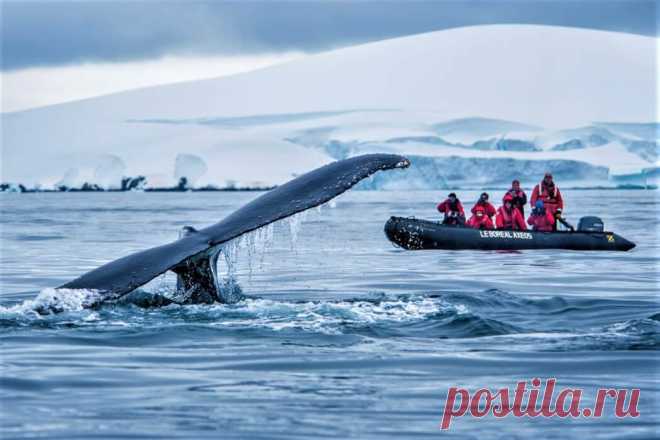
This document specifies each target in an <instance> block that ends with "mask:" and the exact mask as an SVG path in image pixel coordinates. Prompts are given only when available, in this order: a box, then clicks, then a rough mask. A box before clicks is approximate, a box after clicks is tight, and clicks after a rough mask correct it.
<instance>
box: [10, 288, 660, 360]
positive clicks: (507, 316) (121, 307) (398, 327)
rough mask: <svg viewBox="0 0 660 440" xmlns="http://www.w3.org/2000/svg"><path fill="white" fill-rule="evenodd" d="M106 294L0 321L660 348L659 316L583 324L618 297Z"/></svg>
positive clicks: (559, 347) (50, 302) (46, 304)
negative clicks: (202, 298)
mask: <svg viewBox="0 0 660 440" xmlns="http://www.w3.org/2000/svg"><path fill="white" fill-rule="evenodd" d="M99 298H100V296H99V295H98V293H97V292H94V291H86V290H55V289H45V290H44V291H42V292H41V293H40V294H39V295H38V296H37V297H36V298H35V299H34V300H27V301H24V302H22V303H20V304H16V305H13V306H7V307H2V306H0V327H1V328H4V329H19V328H25V327H29V328H51V329H68V328H83V329H84V328H87V329H94V331H95V332H97V331H100V332H112V331H115V330H117V329H121V330H126V329H129V330H131V331H132V332H137V333H138V334H142V333H149V332H153V331H156V332H157V333H161V332H167V331H168V329H170V328H175V331H176V332H179V331H180V329H181V327H191V328H194V329H195V331H214V332H221V333H222V334H225V335H232V334H236V335H240V336H241V337H244V338H245V337H257V338H263V337H275V338H277V337H281V338H285V339H287V340H289V341H290V342H291V341H295V343H296V344H300V343H303V344H307V343H310V344H314V343H319V341H322V342H323V343H327V342H328V338H330V339H333V338H334V340H335V342H337V341H339V340H347V341H349V342H350V343H357V342H364V341H368V340H404V341H405V340H414V341H427V342H424V344H428V343H431V342H432V341H439V340H442V341H444V342H443V343H442V345H441V346H438V347H435V348H434V350H438V349H440V350H452V349H455V348H456V347H457V345H458V346H461V347H463V348H465V346H468V347H470V346H472V347H473V349H474V350H485V349H487V350H505V351H511V350H513V351H518V350H522V351H574V350H622V349H623V350H628V349H630V350H655V349H657V348H658V347H659V345H660V339H659V335H660V318H659V316H660V314H655V315H652V316H650V317H648V318H642V319H631V320H625V321H615V322H614V323H611V324H607V325H586V326H583V327H580V324H581V323H580V322H579V317H580V316H585V322H586V323H587V324H590V323H591V321H590V319H589V315H590V314H592V313H593V314H601V315H602V312H603V311H604V310H607V309H608V308H612V304H609V303H608V302H607V301H605V300H594V299H590V300H587V299H585V300H570V301H569V300H567V299H564V298H561V297H551V298H526V297H521V296H518V295H513V294H511V293H508V292H505V291H501V290H497V289H491V290H486V291H481V292H472V293H468V292H449V293H446V294H433V295H420V294H417V295H394V296H393V295H386V294H384V293H374V294H371V295H368V296H366V297H360V298H350V299H340V300H337V299H334V300H314V301H309V300H300V301H292V300H273V299H268V298H263V297H261V298H260V297H249V298H247V299H245V300H244V301H241V302H239V303H237V304H213V305H185V306H182V305H178V304H173V303H171V301H167V296H166V295H163V294H162V292H160V293H152V292H142V291H138V293H137V294H136V295H135V296H134V298H133V299H132V300H130V299H129V300H127V298H125V299H123V300H122V301H118V302H115V303H106V304H98V300H99ZM145 298H147V299H148V300H145ZM145 306H157V307H147V308H145ZM640 307H641V306H640ZM53 312H57V313H53ZM607 316H608V317H609V315H607ZM567 323H573V324H572V325H567ZM202 329H203V330H202ZM337 338H339V339H337ZM346 338H348V339H346ZM471 341H474V342H471Z"/></svg>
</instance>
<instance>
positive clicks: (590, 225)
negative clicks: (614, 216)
mask: <svg viewBox="0 0 660 440" xmlns="http://www.w3.org/2000/svg"><path fill="white" fill-rule="evenodd" d="M577 228H578V231H583V232H603V231H604V230H605V224H604V223H603V220H601V219H600V217H595V216H587V217H582V218H581V219H580V222H579V223H578V227H577Z"/></svg>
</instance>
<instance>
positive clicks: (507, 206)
mask: <svg viewBox="0 0 660 440" xmlns="http://www.w3.org/2000/svg"><path fill="white" fill-rule="evenodd" d="M503 201H504V206H500V209H498V210H497V216H496V217H495V224H496V226H497V229H508V230H514V231H526V230H527V226H526V225H525V219H524V218H523V216H522V214H521V213H520V211H519V210H517V209H516V208H514V207H513V197H511V196H510V195H509V194H507V195H505V196H504V199H503Z"/></svg>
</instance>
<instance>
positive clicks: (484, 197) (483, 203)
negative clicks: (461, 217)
mask: <svg viewBox="0 0 660 440" xmlns="http://www.w3.org/2000/svg"><path fill="white" fill-rule="evenodd" d="M477 208H482V210H483V211H484V214H486V215H487V216H488V219H489V220H490V221H491V223H492V221H493V217H494V216H495V214H497V211H496V210H495V207H494V206H493V205H491V203H490V202H489V201H488V193H481V196H479V200H477V203H475V204H474V206H473V207H472V214H476V213H477Z"/></svg>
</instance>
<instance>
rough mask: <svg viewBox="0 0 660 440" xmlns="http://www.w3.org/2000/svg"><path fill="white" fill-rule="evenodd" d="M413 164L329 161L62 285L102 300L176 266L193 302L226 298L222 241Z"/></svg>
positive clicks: (398, 159) (384, 159) (367, 158)
mask: <svg viewBox="0 0 660 440" xmlns="http://www.w3.org/2000/svg"><path fill="white" fill-rule="evenodd" d="M409 165H410V162H409V161H408V159H406V158H405V157H403V156H398V155H393V154H367V155H363V156H357V157H353V158H350V159H345V160H341V161H337V162H333V163H330V164H328V165H325V166H323V167H321V168H318V169H316V170H313V171H310V172H308V173H306V174H304V175H302V176H299V177H297V178H295V179H293V180H291V181H289V182H287V183H285V184H284V185H281V186H279V187H277V188H275V189H273V190H271V191H268V192H267V193H265V194H263V195H261V196H260V197H258V198H256V199H255V200H253V201H251V202H250V203H248V204H246V205H245V206H243V207H242V208H240V209H239V210H237V211H235V212H234V213H232V214H230V215H229V216H227V217H226V218H225V219H223V220H222V221H220V222H219V223H216V224H215V225H212V226H209V227H207V228H204V229H200V230H195V229H194V228H190V229H186V233H185V234H183V235H182V236H181V238H179V239H178V240H177V241H174V242H172V243H169V244H166V245H163V246H158V247H154V248H151V249H147V250H144V251H141V252H137V253H134V254H131V255H127V256H125V257H123V258H119V259H118V260H115V261H112V262H110V263H107V264H105V265H103V266H101V267H99V268H97V269H94V270H92V271H90V272H88V273H86V274H84V275H82V276H81V277H79V278H76V279H75V280H73V281H70V282H68V283H66V284H64V285H62V286H60V288H66V289H93V290H97V291H99V292H101V293H102V294H103V296H104V300H109V299H117V298H119V297H121V296H123V295H125V294H127V293H129V292H131V291H132V290H134V289H136V288H137V287H140V286H142V285H144V284H146V283H147V282H149V281H151V280H152V279H153V278H155V277H157V276H158V275H161V274H162V273H164V272H166V271H168V270H172V271H174V272H176V273H177V275H178V276H179V284H180V285H181V287H182V289H185V290H186V296H187V298H188V301H189V302H213V301H223V297H222V294H221V293H220V292H218V289H217V279H216V277H215V273H214V271H215V259H216V258H217V250H216V249H214V248H216V247H217V246H218V245H221V244H222V243H225V242H227V241H229V240H232V239H234V238H236V237H239V236H241V235H243V234H245V233H247V232H250V231H253V230H255V229H258V228H260V227H262V226H265V225H268V224H270V223H273V222H276V221H278V220H281V219H284V218H286V217H289V216H291V215H294V214H297V213H298V212H302V211H305V210H307V209H310V208H314V207H315V206H319V205H321V204H323V203H326V202H328V201H329V200H331V199H333V198H334V197H336V196H338V195H340V194H342V193H343V192H345V191H347V190H348V189H350V188H351V187H353V186H354V185H356V184H357V183H358V182H360V181H361V180H362V179H364V178H366V177H369V176H370V175H372V174H373V173H375V172H376V171H379V170H389V169H393V168H406V167H407V166H409Z"/></svg>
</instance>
